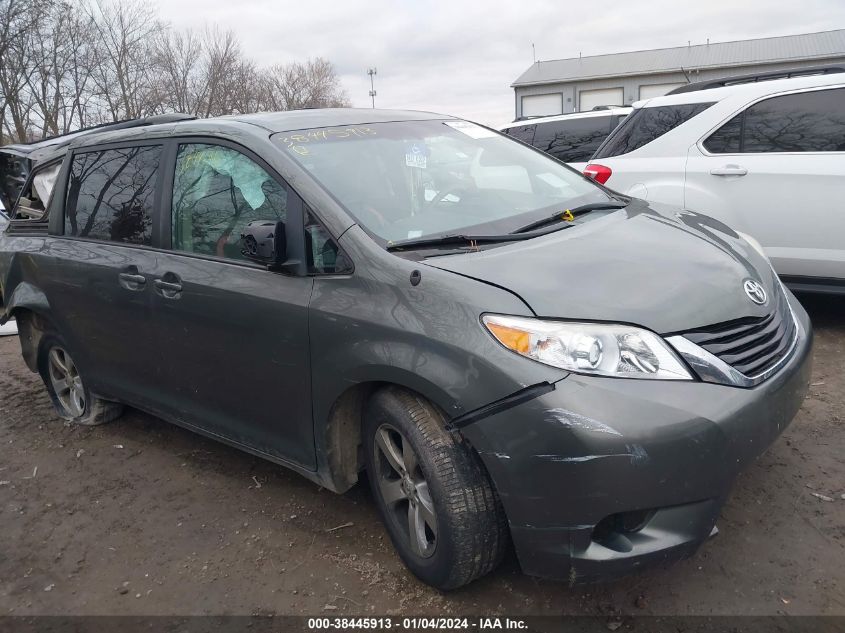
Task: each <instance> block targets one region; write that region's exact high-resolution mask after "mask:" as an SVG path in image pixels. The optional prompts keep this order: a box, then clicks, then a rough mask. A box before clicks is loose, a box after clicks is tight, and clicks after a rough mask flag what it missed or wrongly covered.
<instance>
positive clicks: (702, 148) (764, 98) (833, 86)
mask: <svg viewBox="0 0 845 633" xmlns="http://www.w3.org/2000/svg"><path fill="white" fill-rule="evenodd" d="M843 89H845V84H830V85H827V86H813V87H811V88H798V89H795V90H785V91H783V92H776V93H771V94H767V95H764V96H762V97H758V98H757V99H755V100H754V101H748V102H746V103H745V104H744V105H743V106H742V107H741V108H739V109H737V110H734V111H733V112H731V114H729V115H728V116H727V117H725V118H724V119H722V120H721V121H719V123H717V124H716V125H714V126H713V127H712V128H711V129H710V130H708V131H707V132H706V133H705V134H704V135H703V136H702V137H701V138H700V139H698V141H697V142H696V144H695V145H696V147H698V150H699V151H700V152H701V153H702V154H703V155H704V156H708V157H714V158H715V157H719V156H763V155H765V156H807V155H810V156H817V155H824V156H827V155H830V154H836V155H839V154H845V151H842V152H743V151H742V147H743V136H744V134H745V113H746V112H747V111H748V110H750V109H751V108H753V107H754V106H755V105H757V104H758V103H762V102H763V101H768V100H769V99H775V98H777V97H786V96H789V95H794V94H804V93H807V92H818V91H820V90H843ZM728 98H729V97H728ZM740 114H741V115H742V119H741V127H740V135H741V136H740V139H739V141H740V143H739V151H738V152H711V151H709V150H708V149H707V148H706V147H705V146H704V143H705V141H707V140H708V139H709V138H710V137H711V136H712V135H713V134H715V133H716V132H717V131H719V129H721V127H722V126H723V125H726V124H727V123H728V122H729V121H731V120H732V119H734V118H735V117H736V116H738V115H740Z"/></svg>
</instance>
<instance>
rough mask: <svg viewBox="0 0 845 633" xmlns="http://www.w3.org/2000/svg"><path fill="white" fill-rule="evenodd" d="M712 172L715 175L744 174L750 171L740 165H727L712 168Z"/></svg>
mask: <svg viewBox="0 0 845 633" xmlns="http://www.w3.org/2000/svg"><path fill="white" fill-rule="evenodd" d="M710 173H711V174H713V175H714V176H744V175H745V174H747V173H748V170H747V169H746V168H745V167H740V166H739V165H725V166H724V167H716V168H714V169H711V170H710Z"/></svg>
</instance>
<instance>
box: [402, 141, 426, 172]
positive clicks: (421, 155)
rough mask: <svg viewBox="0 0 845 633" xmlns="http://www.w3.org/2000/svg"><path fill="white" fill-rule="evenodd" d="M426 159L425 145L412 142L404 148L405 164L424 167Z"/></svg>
mask: <svg viewBox="0 0 845 633" xmlns="http://www.w3.org/2000/svg"><path fill="white" fill-rule="evenodd" d="M427 163H428V160H427V158H426V149H425V145H423V146H420V144H419V143H413V144H412V145H409V146H408V149H406V150H405V165H406V166H408V167H417V168H419V169H425V167H426V164H427Z"/></svg>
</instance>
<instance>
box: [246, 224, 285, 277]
mask: <svg viewBox="0 0 845 633" xmlns="http://www.w3.org/2000/svg"><path fill="white" fill-rule="evenodd" d="M241 255H243V256H244V257H245V258H246V259H248V260H250V261H253V262H257V263H259V264H263V265H265V266H267V267H268V268H270V269H271V270H276V269H280V268H282V267H283V265H284V263H285V262H286V260H287V233H286V232H285V223H284V222H272V221H269V220H256V221H255V222H250V223H249V224H247V225H246V227H245V228H244V232H243V233H241Z"/></svg>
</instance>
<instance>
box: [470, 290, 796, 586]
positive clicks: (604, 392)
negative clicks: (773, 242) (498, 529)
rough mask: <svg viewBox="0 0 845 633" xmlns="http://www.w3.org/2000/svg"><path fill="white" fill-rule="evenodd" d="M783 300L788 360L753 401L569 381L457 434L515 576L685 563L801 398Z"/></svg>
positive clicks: (751, 392)
mask: <svg viewBox="0 0 845 633" xmlns="http://www.w3.org/2000/svg"><path fill="white" fill-rule="evenodd" d="M790 300H791V302H792V305H793V309H794V310H795V315H796V318H797V320H798V324H799V340H798V344H797V346H796V349H795V352H794V354H793V356H792V358H791V359H790V361H789V362H788V363H787V364H786V365H785V366H784V367H783V368H782V369H781V370H780V371H779V372H778V373H777V374H775V375H774V376H773V377H771V378H769V379H768V380H767V381H765V382H764V383H762V384H760V385H758V386H756V387H754V388H750V389H743V388H738V387H729V386H723V385H716V384H709V383H703V382H687V381H683V382H682V381H648V380H632V379H612V378H596V377H588V376H580V375H575V374H572V375H570V376H568V377H567V378H565V379H564V380H561V381H559V382H557V383H556V384H555V389H554V391H551V392H549V393H546V394H545V395H542V396H540V397H538V398H535V399H534V400H531V401H529V402H526V403H524V404H521V405H519V406H517V407H514V408H512V409H509V410H507V411H503V412H501V413H497V414H495V415H492V416H490V417H487V418H484V419H482V420H479V421H477V422H474V423H472V424H470V425H468V426H466V427H464V428H462V429H461V433H462V434H463V435H464V437H466V438H467V439H468V440H469V441H470V442H471V443H472V445H473V446H474V447H475V448H476V450H477V451H478V452H479V454H480V455H481V458H482V460H483V461H484V463H485V465H486V467H487V469H488V472H489V473H490V476H491V477H492V479H493V482H494V484H495V486H496V488H497V490H498V492H499V495H500V497H501V500H502V503H503V505H504V508H505V512H506V514H507V516H508V521H509V523H510V528H511V534H512V537H513V541H514V545H515V547H516V551H517V555H518V557H519V560H520V564H521V565H522V568H523V571H525V573H528V574H531V575H536V576H544V577H550V578H558V579H565V580H568V581H569V582H570V583H572V584H575V583H582V582H591V581H598V580H606V579H609V578H613V577H616V576H620V575H624V574H627V573H630V572H632V571H634V570H636V569H639V568H641V567H645V566H647V565H651V564H655V563H661V562H667V561H670V560H675V559H679V558H683V557H685V556H688V555H690V554H692V553H693V552H694V551H695V550H696V549H697V547H698V546H699V545H700V544H701V543H702V542H703V541H704V540H705V539H706V538H707V537H708V536H709V535H710V534H711V532H712V531H713V528H714V525H715V522H716V519H717V517H718V515H719V510H720V508H721V506H722V504H723V503H724V500H725V498H726V497H727V495H728V492H729V490H730V488H731V485H732V484H733V481H734V479H735V478H736V475H737V474H738V473H739V471H740V470H741V469H742V468H743V467H744V466H745V465H746V464H748V463H749V462H750V461H752V460H753V459H754V458H756V457H757V456H758V455H759V454H760V453H762V452H763V451H764V450H765V449H766V448H767V447H768V446H769V445H770V444H771V443H772V442H773V441H774V440H775V438H777V436H778V435H779V434H780V433H781V432H782V431H783V429H784V428H786V426H787V425H788V424H789V423H790V422H791V421H792V418H793V417H794V416H795V414H796V413H797V412H798V409H799V408H800V406H801V403H802V401H803V399H804V395H805V394H806V392H807V387H808V384H809V380H810V373H811V365H812V362H811V348H812V329H811V326H810V322H809V318H808V317H807V314H806V312H805V311H804V309H803V308H802V307H801V306H800V305H799V304H798V302H797V301H795V299H794V298H792V297H791V298H790ZM632 522H633V523H632Z"/></svg>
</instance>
